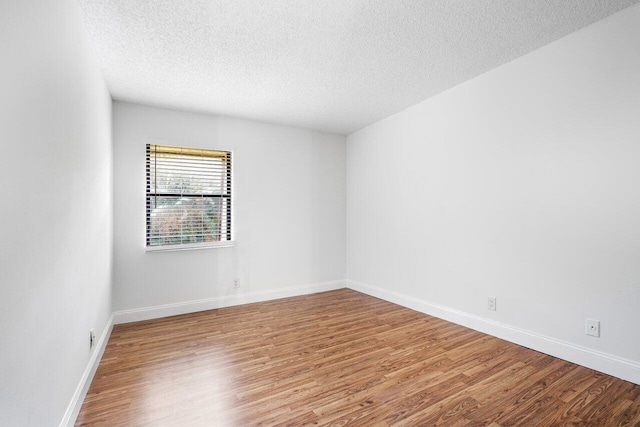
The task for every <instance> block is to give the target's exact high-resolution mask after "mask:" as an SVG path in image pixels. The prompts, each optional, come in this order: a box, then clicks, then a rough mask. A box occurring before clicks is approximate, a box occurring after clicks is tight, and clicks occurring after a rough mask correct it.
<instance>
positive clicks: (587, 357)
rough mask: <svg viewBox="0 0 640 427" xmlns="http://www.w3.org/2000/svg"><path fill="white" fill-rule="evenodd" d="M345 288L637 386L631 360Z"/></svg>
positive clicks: (364, 287)
mask: <svg viewBox="0 0 640 427" xmlns="http://www.w3.org/2000/svg"><path fill="white" fill-rule="evenodd" d="M347 287H348V288H349V289H353V290H355V291H358V292H362V293H364V294H367V295H371V296H373V297H376V298H380V299H383V300H385V301H389V302H392V303H394V304H398V305H401V306H403V307H407V308H410V309H413V310H416V311H419V312H421V313H425V314H428V315H430V316H434V317H438V318H440V319H444V320H447V321H449V322H452V323H456V324H458V325H462V326H466V327H468V328H471V329H474V330H476V331H480V332H483V333H485V334H489V335H492V336H495V337H498V338H501V339H503V340H506V341H509V342H512V343H515V344H518V345H521V346H524V347H528V348H531V349H533V350H537V351H540V352H542V353H545V354H549V355H551V356H554V357H558V358H560V359H563V360H567V361H569V362H572V363H576V364H578V365H581V366H585V367H587V368H590V369H595V370H596V371H600V372H604V373H605V374H608V375H612V376H614V377H618V378H621V379H623V380H626V381H631V382H633V383H635V384H640V363H638V362H635V361H633V360H628V359H624V358H622V357H617V356H614V355H611V354H607V353H602V352H599V351H596V350H592V349H589V348H586V347H582V346H579V345H576V344H572V343H569V342H565V341H562V340H558V339H555V338H552V337H548V336H545V335H541V334H538V333H535V332H532V331H527V330H524V329H520V328H517V327H514V326H510V325H508V324H505V323H501V322H496V321H493V320H489V319H485V318H483V317H480V316H476V315H473V314H469V313H465V312H462V311H459V310H454V309H451V308H449V307H444V306H441V305H438V304H433V303H430V302H428V301H424V300H421V299H418V298H414V297H411V296H408V295H404V294H400V293H398V292H393V291H389V290H387V289H383V288H379V287H377V286H371V285H368V284H365V283H360V282H356V281H353V280H347Z"/></svg>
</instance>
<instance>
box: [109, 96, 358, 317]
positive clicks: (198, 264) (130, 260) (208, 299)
mask: <svg viewBox="0 0 640 427" xmlns="http://www.w3.org/2000/svg"><path fill="white" fill-rule="evenodd" d="M148 142H165V143H168V144H173V145H184V146H189V147H202V148H215V149H223V150H232V151H233V155H234V158H233V162H234V170H233V173H234V177H233V179H234V196H233V197H234V210H233V220H234V224H233V225H234V228H235V241H236V242H235V246H234V247H232V248H215V249H200V250H192V251H179V252H146V253H145V185H146V184H145V166H144V164H145V144H146V143H148ZM345 174H346V172H345V137H344V136H339V135H331V134H323V133H318V132H313V131H309V130H302V129H294V128H289V127H283V126H276V125H269V124H264V123H257V122H251V121H245V120H239V119H230V118H223V117H215V116H210V115H201V114H195V113H187V112H179V111H175V110H167V109H160V108H152V107H147V106H141V105H135V104H129V103H122V102H115V103H114V265H115V268H114V306H115V310H116V311H119V312H122V311H126V310H133V311H134V312H136V313H138V314H135V313H134V314H133V315H131V316H124V317H123V316H119V317H118V316H117V317H116V320H117V321H127V320H135V319H140V318H148V317H156V316H158V315H166V314H171V313H178V312H187V311H193V310H196V309H205V308H211V307H215V306H218V305H229V304H233V303H240V302H247V301H253V300H260V299H267V298H273V297H278V296H285V295H291V294H297V293H305V292H309V291H315V290H321V289H328V288H330V287H340V286H343V285H344V279H345V272H346V267H345V259H346V257H345V221H346V220H345V188H346V184H345V179H346V178H345ZM235 278H238V280H239V281H240V288H239V289H234V288H233V281H234V279H235ZM336 281H337V282H336ZM327 282H331V283H327ZM309 285H319V286H309ZM203 300H204V302H203ZM221 301H222V302H221ZM166 304H170V305H174V306H175V305H176V304H178V305H180V304H184V305H183V306H181V307H178V308H175V307H174V309H173V311H171V309H167V308H166V307H164V308H163V307H158V306H163V305H166ZM146 308H155V309H157V310H155V311H154V309H152V310H151V311H149V312H146V314H145V313H141V312H140V311H141V310H144V309H146ZM167 310H169V311H167ZM120 314H122V313H120Z"/></svg>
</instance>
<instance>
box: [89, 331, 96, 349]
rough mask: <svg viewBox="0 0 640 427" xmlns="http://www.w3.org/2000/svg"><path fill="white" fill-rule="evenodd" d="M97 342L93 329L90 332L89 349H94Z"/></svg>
mask: <svg viewBox="0 0 640 427" xmlns="http://www.w3.org/2000/svg"><path fill="white" fill-rule="evenodd" d="M95 342H96V332H95V331H94V330H93V328H91V330H90V331H89V348H90V349H91V348H93V344H94V343H95Z"/></svg>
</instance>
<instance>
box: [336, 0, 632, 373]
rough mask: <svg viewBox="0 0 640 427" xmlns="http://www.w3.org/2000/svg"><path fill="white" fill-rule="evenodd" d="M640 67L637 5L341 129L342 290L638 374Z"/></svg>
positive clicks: (612, 370)
mask: <svg viewBox="0 0 640 427" xmlns="http://www.w3.org/2000/svg"><path fill="white" fill-rule="evenodd" d="M639 78H640V5H637V6H634V7H631V8H629V9H627V10H624V11H622V12H620V13H618V14H615V15H613V16H611V17H609V18H607V19H605V20H603V21H601V22H598V23H596V24H594V25H592V26H590V27H587V28H586V29H583V30H581V31H579V32H577V33H574V34H572V35H570V36H568V37H566V38H563V39H561V40H559V41H557V42H555V43H552V44H550V45H548V46H546V47H544V48H541V49H539V50H537V51H535V52H533V53H531V54H529V55H526V56H524V57H521V58H519V59H517V60H515V61H513V62H511V63H509V64H506V65H504V66H502V67H499V68H498V69H495V70H493V71H491V72H489V73H487V74H484V75H482V76H480V77H478V78H476V79H473V80H471V81H469V82H466V83H464V84H462V85H460V86H457V87H455V88H453V89H451V90H449V91H447V92H444V93H442V94H440V95H438V96H436V97H434V98H431V99H429V100H426V101H424V102H422V103H420V104H418V105H416V106H414V107H412V108H409V109H407V110H405V111H403V112H400V113H398V114H396V115H394V116H391V117H389V118H387V119H385V120H382V121H380V122H377V123H375V124H373V125H371V126H369V127H367V128H365V129H363V130H361V131H358V132H356V133H354V134H352V135H349V136H348V138H347V232H348V237H347V277H348V278H349V279H350V280H351V286H352V287H354V288H356V289H360V290H364V291H365V292H369V293H372V294H378V295H380V296H383V297H386V298H387V299H396V300H398V301H404V302H405V303H408V304H410V305H411V304H413V305H415V306H416V307H422V308H424V310H425V311H431V312H434V313H439V314H441V315H444V316H445V317H446V316H448V317H450V318H452V319H457V320H460V321H461V322H462V323H467V324H470V325H475V326H477V327H478V328H479V329H484V330H487V331H493V332H495V333H498V334H502V335H504V336H505V337H509V336H510V335H511V338H512V339H514V340H516V341H517V340H520V341H521V342H524V343H527V342H532V343H533V345H537V346H538V347H540V346H542V347H544V348H543V350H547V351H548V350H550V351H552V352H555V353H556V354H557V355H560V356H563V357H566V358H573V359H574V360H577V361H581V362H582V363H590V364H591V365H593V366H595V367H597V368H600V369H608V370H609V372H610V373H614V374H617V375H619V376H625V377H626V378H627V379H632V380H635V382H640V332H639V330H638V325H640V222H639V220H640V83H639V82H640V80H639ZM488 296H495V297H497V301H498V304H497V305H498V310H497V311H496V312H491V311H488V310H487V297H488ZM586 317H591V318H595V319H599V320H600V321H601V325H602V326H601V328H602V335H601V337H600V338H594V337H589V336H586V335H585V333H584V322H585V318H586ZM527 334H529V335H530V336H529V337H528V338H527V337H526V336H527ZM514 337H515V338H514ZM607 355H612V356H614V357H613V359H614V361H613V362H612V364H610V365H607V363H609V362H606V360H605V359H607V357H608V356H607ZM590 358H591V359H593V360H591V359H590ZM605 365H606V366H605ZM614 365H616V366H617V368H616V367H615V366H614ZM612 366H614V367H612ZM618 368H619V369H618Z"/></svg>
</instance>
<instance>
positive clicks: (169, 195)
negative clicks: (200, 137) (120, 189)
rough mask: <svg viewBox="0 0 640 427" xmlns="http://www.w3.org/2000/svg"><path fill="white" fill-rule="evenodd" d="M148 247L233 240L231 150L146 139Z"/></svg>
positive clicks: (197, 244)
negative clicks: (169, 143) (176, 144)
mask: <svg viewBox="0 0 640 427" xmlns="http://www.w3.org/2000/svg"><path fill="white" fill-rule="evenodd" d="M146 158H147V160H146V172H147V209H146V217H147V236H146V237H147V247H150V248H152V247H162V246H173V245H188V246H201V245H202V246H208V245H212V243H215V242H224V241H230V240H231V169H232V168H231V152H229V151H218V150H203V149H196V148H184V147H172V146H166V145H152V144H147V156H146Z"/></svg>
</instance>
